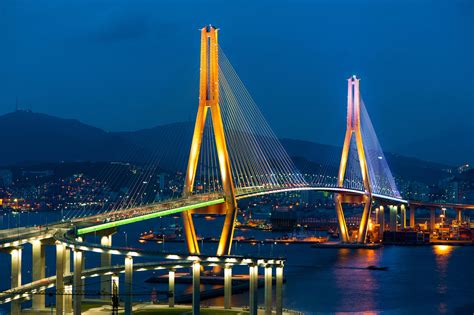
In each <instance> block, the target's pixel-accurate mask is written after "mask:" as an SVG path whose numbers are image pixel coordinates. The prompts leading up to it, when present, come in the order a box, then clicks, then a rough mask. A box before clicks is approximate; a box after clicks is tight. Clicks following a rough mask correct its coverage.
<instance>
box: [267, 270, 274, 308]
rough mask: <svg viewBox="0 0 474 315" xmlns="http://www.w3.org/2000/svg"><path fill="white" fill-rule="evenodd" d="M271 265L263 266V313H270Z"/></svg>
mask: <svg viewBox="0 0 474 315" xmlns="http://www.w3.org/2000/svg"><path fill="white" fill-rule="evenodd" d="M272 277H273V276H272V266H271V265H267V266H265V315H272V307H273V303H272V294H273V292H272V280H273V279H272Z"/></svg>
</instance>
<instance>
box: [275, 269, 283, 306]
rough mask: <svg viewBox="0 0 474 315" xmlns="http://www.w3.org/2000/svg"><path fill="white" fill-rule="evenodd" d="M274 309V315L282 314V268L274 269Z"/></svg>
mask: <svg viewBox="0 0 474 315" xmlns="http://www.w3.org/2000/svg"><path fill="white" fill-rule="evenodd" d="M275 284H276V288H275V308H276V315H282V314H283V266H277V267H276V282H275Z"/></svg>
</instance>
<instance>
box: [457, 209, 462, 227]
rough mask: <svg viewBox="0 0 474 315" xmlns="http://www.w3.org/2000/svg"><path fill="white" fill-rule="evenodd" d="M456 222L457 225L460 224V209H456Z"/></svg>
mask: <svg viewBox="0 0 474 315" xmlns="http://www.w3.org/2000/svg"><path fill="white" fill-rule="evenodd" d="M456 221H458V224H461V223H462V209H456Z"/></svg>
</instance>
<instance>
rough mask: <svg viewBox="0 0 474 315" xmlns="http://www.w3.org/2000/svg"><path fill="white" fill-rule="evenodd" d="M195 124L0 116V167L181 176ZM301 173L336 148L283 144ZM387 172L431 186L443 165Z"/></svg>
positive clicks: (333, 155) (393, 160)
mask: <svg viewBox="0 0 474 315" xmlns="http://www.w3.org/2000/svg"><path fill="white" fill-rule="evenodd" d="M193 128H194V124H193V123H192V122H182V123H174V124H168V125H162V126H157V127H154V128H150V129H143V130H138V131H133V132H106V131H103V130H101V129H99V128H95V127H92V126H89V125H86V124H83V123H81V122H79V121H77V120H72V119H62V118H57V117H53V116H49V115H45V114H39V113H33V112H27V111H16V112H13V113H9V114H6V115H3V116H0V133H1V134H2V135H3V136H4V139H5V140H4V141H3V145H2V146H1V147H0V165H12V164H21V163H25V162H58V161H117V160H121V161H133V162H143V163H146V162H148V161H149V160H150V157H151V158H152V159H154V161H156V162H159V164H160V168H162V169H168V170H176V169H179V170H184V168H185V166H186V163H187V158H188V154H189V148H190V143H191V138H192V132H193ZM281 141H282V144H283V146H284V147H285V149H286V150H287V152H288V153H289V155H290V156H291V157H292V158H293V159H294V161H295V164H296V165H297V167H299V168H300V169H302V170H303V169H305V170H309V171H315V172H316V171H317V168H318V167H320V164H321V163H324V161H335V165H333V166H332V167H333V168H335V169H337V167H338V163H337V161H338V160H339V158H340V154H341V148H340V147H337V146H330V145H324V144H319V143H314V142H309V141H301V140H293V139H282V140H281ZM386 158H387V160H388V162H389V165H390V167H391V170H392V172H393V173H394V174H395V175H398V176H400V177H403V178H406V179H410V180H417V181H421V182H433V181H437V180H439V179H441V178H443V177H445V176H446V173H445V172H444V171H443V169H446V168H449V167H448V166H446V165H441V164H437V163H432V162H427V161H423V160H419V159H415V158H409V157H405V156H401V155H396V154H391V153H386Z"/></svg>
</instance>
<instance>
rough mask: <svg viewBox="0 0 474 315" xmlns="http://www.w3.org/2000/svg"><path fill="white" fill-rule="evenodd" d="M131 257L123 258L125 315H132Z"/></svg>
mask: <svg viewBox="0 0 474 315" xmlns="http://www.w3.org/2000/svg"><path fill="white" fill-rule="evenodd" d="M132 281H133V257H132V256H126V257H125V290H124V291H125V315H132Z"/></svg>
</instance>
